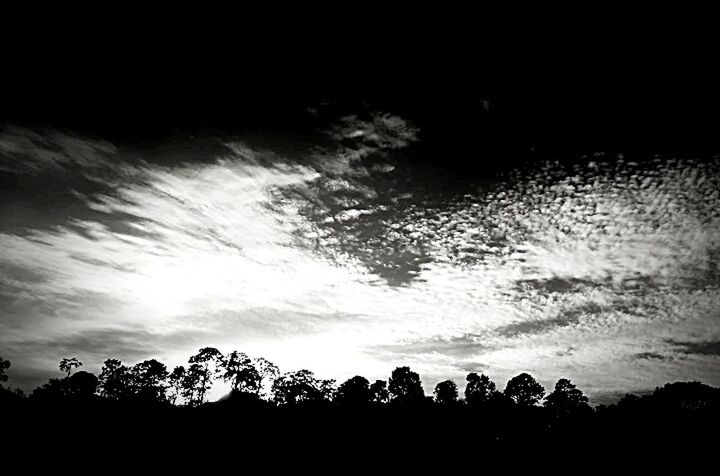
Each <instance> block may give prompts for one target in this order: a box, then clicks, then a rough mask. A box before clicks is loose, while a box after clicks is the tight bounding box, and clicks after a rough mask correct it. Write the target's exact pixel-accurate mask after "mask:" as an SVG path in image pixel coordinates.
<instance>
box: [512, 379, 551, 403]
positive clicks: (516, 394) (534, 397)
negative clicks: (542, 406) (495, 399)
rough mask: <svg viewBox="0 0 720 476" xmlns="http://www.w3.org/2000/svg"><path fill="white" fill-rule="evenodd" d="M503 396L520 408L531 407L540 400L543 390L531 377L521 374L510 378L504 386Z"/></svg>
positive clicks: (543, 393)
mask: <svg viewBox="0 0 720 476" xmlns="http://www.w3.org/2000/svg"><path fill="white" fill-rule="evenodd" d="M504 393H505V396H507V397H508V398H510V399H511V400H512V401H513V402H514V403H515V404H516V405H518V406H521V407H532V406H535V405H537V403H538V402H539V401H540V400H542V398H543V396H544V395H545V389H544V388H543V386H542V385H540V384H539V383H538V382H537V381H536V380H535V379H534V378H533V376H532V375H530V374H527V373H524V372H523V373H521V374H520V375H516V376H515V377H513V378H511V379H510V381H509V382H508V383H507V385H506V386H505V392H504Z"/></svg>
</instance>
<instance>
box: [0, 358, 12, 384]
mask: <svg viewBox="0 0 720 476" xmlns="http://www.w3.org/2000/svg"><path fill="white" fill-rule="evenodd" d="M9 368H10V361H9V360H5V359H3V358H2V357H0V382H7V379H8V376H7V374H5V372H6V371H7V369H9Z"/></svg>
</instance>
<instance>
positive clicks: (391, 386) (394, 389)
mask: <svg viewBox="0 0 720 476" xmlns="http://www.w3.org/2000/svg"><path fill="white" fill-rule="evenodd" d="M388 391H389V392H390V401H392V402H395V403H419V402H421V401H423V400H424V398H425V392H424V391H423V387H422V382H421V381H420V376H419V375H418V374H417V373H415V372H413V371H412V370H410V367H397V368H396V369H395V370H393V371H392V374H391V375H390V379H389V380H388Z"/></svg>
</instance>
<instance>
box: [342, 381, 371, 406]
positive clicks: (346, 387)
mask: <svg viewBox="0 0 720 476" xmlns="http://www.w3.org/2000/svg"><path fill="white" fill-rule="evenodd" d="M371 398H372V393H371V392H370V382H368V379H366V378H365V377H361V376H360V375H356V376H355V377H352V378H350V379H348V380H346V381H344V382H343V383H341V384H340V386H339V387H338V389H337V393H336V395H335V401H336V402H337V403H338V404H339V405H342V406H349V407H363V406H367V405H368V404H370V401H371Z"/></svg>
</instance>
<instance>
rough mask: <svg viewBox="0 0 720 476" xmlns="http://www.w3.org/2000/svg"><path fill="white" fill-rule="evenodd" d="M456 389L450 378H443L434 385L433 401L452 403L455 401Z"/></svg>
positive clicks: (456, 396) (456, 397) (443, 403)
mask: <svg viewBox="0 0 720 476" xmlns="http://www.w3.org/2000/svg"><path fill="white" fill-rule="evenodd" d="M457 400H458V389H457V385H456V384H455V382H453V381H452V380H444V381H442V382H440V383H438V384H437V385H435V402H436V403H438V404H440V405H452V404H455V403H457Z"/></svg>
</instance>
